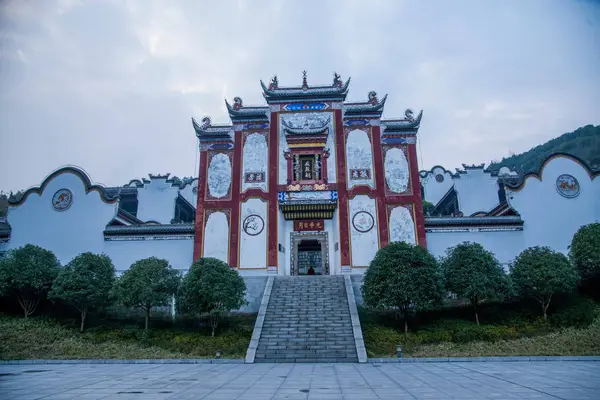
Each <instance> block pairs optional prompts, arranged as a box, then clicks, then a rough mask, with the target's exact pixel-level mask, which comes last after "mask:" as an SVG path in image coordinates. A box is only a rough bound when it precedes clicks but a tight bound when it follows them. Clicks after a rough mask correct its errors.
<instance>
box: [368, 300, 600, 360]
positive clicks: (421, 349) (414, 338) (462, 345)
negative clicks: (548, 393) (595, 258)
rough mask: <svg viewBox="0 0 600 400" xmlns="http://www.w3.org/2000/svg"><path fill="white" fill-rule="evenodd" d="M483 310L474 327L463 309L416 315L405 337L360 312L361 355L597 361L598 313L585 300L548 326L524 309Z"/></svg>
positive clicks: (395, 324)
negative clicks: (587, 358) (589, 357)
mask: <svg viewBox="0 0 600 400" xmlns="http://www.w3.org/2000/svg"><path fill="white" fill-rule="evenodd" d="M483 308H484V309H483V310H482V314H483V315H484V316H485V318H484V319H482V320H483V321H487V323H485V324H482V325H479V326H478V325H477V324H476V323H475V322H473V321H472V320H469V319H468V318H469V317H470V315H469V314H470V310H469V308H468V307H449V308H446V309H443V310H437V311H434V312H431V313H422V314H421V315H417V317H416V318H414V319H413V320H411V322H410V324H411V331H410V332H409V334H408V335H405V334H404V330H403V329H404V325H403V321H402V320H401V319H400V320H397V319H396V318H395V317H394V316H393V315H391V314H387V313H376V312H371V311H368V310H365V309H361V310H360V317H361V325H362V329H363V336H364V340H365V346H366V349H367V355H368V356H369V357H396V346H397V345H398V344H399V345H401V346H402V349H403V354H404V356H406V357H470V356H473V357H476V356H528V355H530V356H537V355H539V356H553V355H573V356H575V355H600V312H599V311H600V309H599V308H600V307H599V306H598V304H596V303H594V302H593V301H591V300H589V299H587V298H575V299H565V300H564V301H563V302H562V306H561V307H559V308H557V309H556V310H555V313H554V314H553V315H551V318H550V323H548V324H547V323H544V322H543V321H542V320H541V318H539V317H538V316H536V314H535V312H534V311H535V309H530V307H529V305H528V304H526V303H514V304H489V305H486V306H485V307H483ZM538 314H539V313H538ZM462 318H466V319H462Z"/></svg>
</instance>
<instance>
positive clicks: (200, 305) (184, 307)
mask: <svg viewBox="0 0 600 400" xmlns="http://www.w3.org/2000/svg"><path fill="white" fill-rule="evenodd" d="M245 294H246V284H245V282H244V279H242V277H241V276H240V275H239V274H238V272H237V271H235V270H233V269H231V267H229V265H227V264H226V263H224V262H223V261H221V260H218V259H216V258H211V257H207V258H201V259H199V260H198V261H196V262H195V263H194V264H192V266H191V267H190V270H189V271H188V273H187V275H186V276H185V277H184V278H183V282H182V285H181V288H180V290H179V295H178V297H177V308H178V310H179V311H181V312H183V313H192V314H196V313H197V314H200V313H208V314H209V316H210V325H211V335H212V336H215V331H216V329H217V324H218V323H219V317H220V314H221V313H223V312H226V311H231V310H237V309H239V308H240V307H242V306H243V305H244V304H246V300H245Z"/></svg>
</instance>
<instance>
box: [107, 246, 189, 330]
mask: <svg viewBox="0 0 600 400" xmlns="http://www.w3.org/2000/svg"><path fill="white" fill-rule="evenodd" d="M179 280H180V278H179V273H178V272H177V271H176V270H174V269H173V268H171V266H170V265H169V262H168V261H167V260H161V259H159V258H156V257H150V258H145V259H143V260H139V261H136V262H135V263H134V264H133V265H132V266H131V267H130V268H129V269H128V270H127V271H125V272H124V273H123V275H122V276H121V278H120V279H119V280H118V281H117V284H116V287H115V294H116V297H117V299H118V300H119V302H120V303H122V304H123V305H125V306H127V307H138V308H140V309H142V310H143V311H144V312H145V329H146V330H148V319H149V318H150V310H151V309H152V308H153V307H158V306H166V305H167V304H169V299H170V298H171V296H172V295H174V294H175V293H176V292H177V287H178V286H179Z"/></svg>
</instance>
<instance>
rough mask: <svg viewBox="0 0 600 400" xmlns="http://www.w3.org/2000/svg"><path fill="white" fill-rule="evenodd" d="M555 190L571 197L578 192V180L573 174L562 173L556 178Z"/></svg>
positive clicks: (575, 195)
mask: <svg viewBox="0 0 600 400" xmlns="http://www.w3.org/2000/svg"><path fill="white" fill-rule="evenodd" d="M556 190H558V193H560V194H561V196H564V197H567V198H572V197H577V195H578V194H579V182H577V179H575V177H574V176H572V175H569V174H562V175H560V176H559V177H558V178H556Z"/></svg>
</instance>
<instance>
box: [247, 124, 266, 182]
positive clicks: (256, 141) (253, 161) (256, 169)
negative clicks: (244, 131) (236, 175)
mask: <svg viewBox="0 0 600 400" xmlns="http://www.w3.org/2000/svg"><path fill="white" fill-rule="evenodd" d="M243 153H244V154H243V165H244V168H243V174H242V192H243V191H245V190H246V189H249V188H260V189H262V190H264V191H265V192H266V191H267V164H268V156H269V155H268V148H267V139H266V137H265V135H263V134H260V133H252V134H250V135H248V137H247V138H246V142H245V143H244V151H243Z"/></svg>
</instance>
